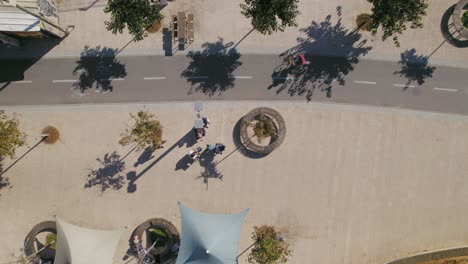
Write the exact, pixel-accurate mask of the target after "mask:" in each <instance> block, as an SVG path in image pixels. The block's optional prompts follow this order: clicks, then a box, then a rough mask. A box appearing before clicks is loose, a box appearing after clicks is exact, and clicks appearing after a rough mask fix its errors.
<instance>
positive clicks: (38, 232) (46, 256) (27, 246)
mask: <svg viewBox="0 0 468 264" xmlns="http://www.w3.org/2000/svg"><path fill="white" fill-rule="evenodd" d="M46 233H54V234H57V226H56V224H55V221H44V222H41V223H39V224H37V225H36V226H34V227H33V228H32V229H31V231H29V233H28V234H27V235H26V238H25V239H24V253H25V255H26V256H31V255H34V254H35V253H36V252H37V251H39V250H41V252H39V254H38V255H39V257H40V258H41V259H42V260H52V261H53V260H54V259H55V249H52V248H50V247H49V248H45V249H43V248H44V247H45V246H46V245H44V243H45V240H44V241H40V239H38V238H39V237H40V236H42V235H45V234H46Z"/></svg>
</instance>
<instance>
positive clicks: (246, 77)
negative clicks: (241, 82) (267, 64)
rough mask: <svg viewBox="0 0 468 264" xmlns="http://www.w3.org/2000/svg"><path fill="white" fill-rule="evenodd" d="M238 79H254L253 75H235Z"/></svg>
mask: <svg viewBox="0 0 468 264" xmlns="http://www.w3.org/2000/svg"><path fill="white" fill-rule="evenodd" d="M235 78H236V79H252V78H253V77H252V76H235Z"/></svg>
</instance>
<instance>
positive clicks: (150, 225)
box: [130, 218, 180, 263]
mask: <svg viewBox="0 0 468 264" xmlns="http://www.w3.org/2000/svg"><path fill="white" fill-rule="evenodd" d="M151 229H159V230H161V231H163V232H164V233H165V234H166V235H167V240H166V243H165V244H164V245H160V246H155V247H154V248H153V249H152V250H151V254H152V255H154V256H159V257H160V259H161V263H163V261H164V260H166V259H167V257H168V256H169V255H170V253H171V248H172V246H173V245H174V243H178V242H179V239H180V235H179V232H178V231H177V228H176V227H175V226H174V225H173V224H172V223H171V222H169V221H167V220H165V219H162V218H152V219H149V220H147V221H145V222H144V223H142V224H141V225H139V226H138V227H137V228H136V229H135V231H133V234H132V237H131V239H130V241H132V242H131V243H132V245H131V246H132V250H134V248H135V245H134V244H133V238H134V237H135V236H138V237H139V238H140V239H142V240H143V241H144V242H145V241H146V245H145V246H146V248H149V247H151V245H152V244H153V242H151V241H150V240H151V239H150V230H151ZM134 253H135V254H137V253H136V252H134Z"/></svg>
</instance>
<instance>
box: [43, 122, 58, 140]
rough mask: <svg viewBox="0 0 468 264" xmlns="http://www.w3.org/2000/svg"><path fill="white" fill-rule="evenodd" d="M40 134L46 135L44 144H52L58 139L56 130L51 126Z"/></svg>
mask: <svg viewBox="0 0 468 264" xmlns="http://www.w3.org/2000/svg"><path fill="white" fill-rule="evenodd" d="M41 134H47V137H46V138H45V139H44V143H46V144H53V143H55V142H57V140H59V138H60V133H59V131H58V129H57V128H55V127H53V126H48V127H46V128H44V129H43V130H42V133H41Z"/></svg>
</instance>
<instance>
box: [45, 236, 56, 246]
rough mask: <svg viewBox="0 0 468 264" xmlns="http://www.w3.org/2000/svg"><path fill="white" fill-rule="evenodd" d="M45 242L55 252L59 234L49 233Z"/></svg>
mask: <svg viewBox="0 0 468 264" xmlns="http://www.w3.org/2000/svg"><path fill="white" fill-rule="evenodd" d="M45 240H46V241H45V243H46V245H50V248H51V249H54V250H55V246H56V245H57V234H54V233H49V234H47V236H46V239H45Z"/></svg>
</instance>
